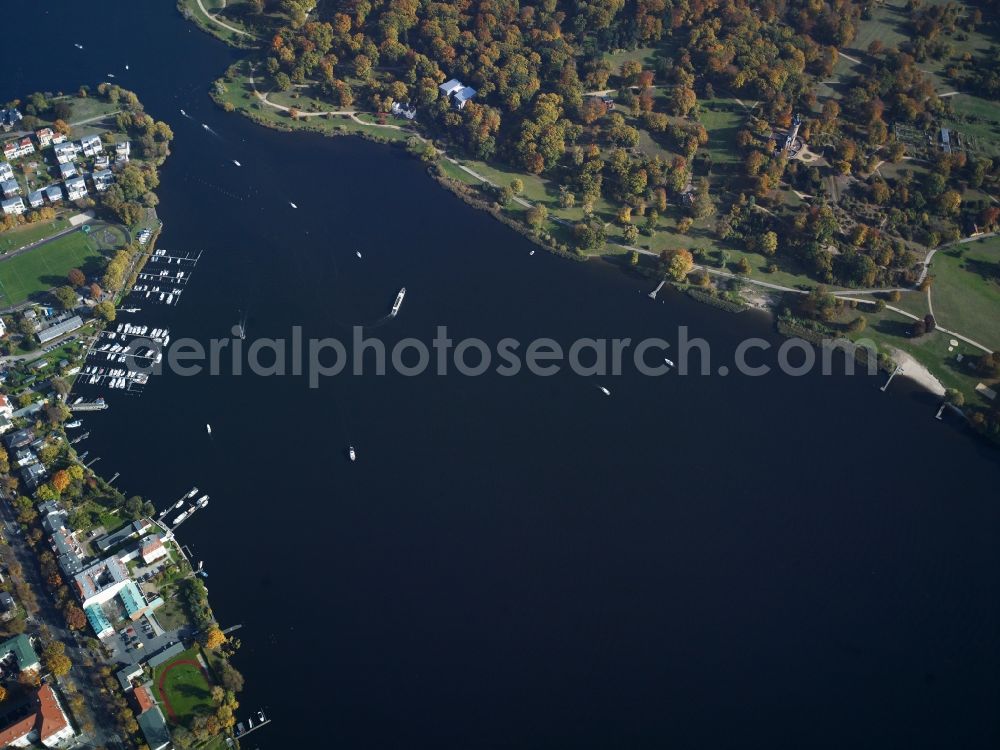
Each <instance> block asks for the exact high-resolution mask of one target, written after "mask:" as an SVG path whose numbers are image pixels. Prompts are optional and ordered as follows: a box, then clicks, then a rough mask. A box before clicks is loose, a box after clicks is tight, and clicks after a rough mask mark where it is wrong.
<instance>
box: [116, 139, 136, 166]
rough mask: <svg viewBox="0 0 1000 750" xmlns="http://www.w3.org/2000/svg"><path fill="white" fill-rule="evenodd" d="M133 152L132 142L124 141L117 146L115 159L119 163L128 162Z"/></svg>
mask: <svg viewBox="0 0 1000 750" xmlns="http://www.w3.org/2000/svg"><path fill="white" fill-rule="evenodd" d="M131 154H132V144H131V143H129V141H122V142H121V143H119V144H118V145H117V146H115V161H116V162H118V163H119V164H122V163H124V162H127V161H128V159H129V156H130V155H131Z"/></svg>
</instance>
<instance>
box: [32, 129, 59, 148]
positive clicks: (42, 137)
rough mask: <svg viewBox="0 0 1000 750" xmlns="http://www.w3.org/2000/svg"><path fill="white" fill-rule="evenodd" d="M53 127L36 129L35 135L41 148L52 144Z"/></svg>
mask: <svg viewBox="0 0 1000 750" xmlns="http://www.w3.org/2000/svg"><path fill="white" fill-rule="evenodd" d="M53 135H54V133H53V132H52V128H41V129H40V130H36V131H35V137H36V138H38V145H39V147H41V148H45V147H46V146H51V145H52V136H53Z"/></svg>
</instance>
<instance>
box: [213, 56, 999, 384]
mask: <svg viewBox="0 0 1000 750" xmlns="http://www.w3.org/2000/svg"><path fill="white" fill-rule="evenodd" d="M248 64H249V62H248ZM254 72H255V70H254V68H253V67H252V66H251V68H250V72H249V73H248V74H246V81H247V83H248V84H249V85H250V89H251V90H252V91H253V94H254V97H255V99H256V100H257V101H258V102H259V103H260V104H262V105H264V106H266V107H269V108H271V109H274V110H276V111H279V112H285V113H289V112H291V110H292V109H296V117H297V118H300V119H303V120H306V119H309V118H313V117H349V118H350V119H351V120H352V121H353V122H355V123H356V124H358V125H363V126H365V127H372V128H384V129H387V130H393V131H397V132H402V133H407V134H408V135H410V136H411V137H413V138H416V139H417V140H419V141H420V142H421V143H424V144H428V145H431V146H433V147H434V148H435V149H436V150H437V152H438V153H439V154H440V156H441V158H443V159H445V160H447V161H448V162H449V163H451V164H453V165H454V166H456V167H457V168H459V169H461V170H462V171H463V172H465V173H466V174H468V175H470V176H471V177H473V178H475V179H477V180H479V181H480V182H481V183H483V184H484V185H488V186H490V187H493V188H497V189H499V188H500V187H501V186H499V185H497V184H496V183H495V182H493V181H492V180H490V179H489V178H487V177H486V176H484V175H482V174H479V173H478V172H476V171H475V170H473V169H472V168H470V167H468V166H466V165H465V164H462V162H461V161H460V160H459V159H457V158H455V157H453V156H451V155H450V154H448V153H447V152H446V151H445V150H444V149H443V148H440V147H438V146H436V145H434V144H433V142H432V141H431V140H429V139H428V138H426V137H425V136H424V135H422V134H421V133H419V132H418V131H416V130H414V129H412V128H407V127H404V126H401V125H394V124H389V123H376V122H365V121H364V120H361V119H360V118H359V117H358V115H359V114H368V115H372V116H376V114H377V113H374V112H366V111H364V110H358V109H342V110H321V111H315V110H313V111H309V110H306V111H303V110H298V109H297V108H293V107H289V106H285V105H282V104H278V103H276V102H272V101H270V99H268V96H269V95H270V92H268V93H261V91H260V90H259V89H258V88H257V83H256V80H255V77H254ZM211 98H212V100H213V101H215V103H216V104H217V105H218V106H220V107H221V106H222V101H221V100H220V99H219V98H217V97H216V96H215V95H214V92H213V94H212V95H211ZM235 111H236V112H239V113H240V114H241V115H242V116H244V117H247V118H248V119H250V120H252V121H253V122H255V123H257V124H258V125H262V126H264V127H268V128H271V129H274V130H280V131H283V132H293V131H292V129H291V128H284V127H282V126H281V125H280V124H279V123H274V122H269V121H267V120H264V119H262V118H258V117H254V116H252V114H251V113H249V112H248V111H247V110H245V109H243V108H239V107H238V108H236V109H235ZM323 134H324V135H326V136H339V135H355V136H359V137H362V138H366V139H368V140H374V141H377V142H381V143H386V141H384V140H382V139H380V138H378V137H376V136H372V135H370V134H369V133H365V132H350V131H345V132H333V133H329V132H324V133H323ZM432 176H433V178H434V179H435V181H437V182H438V183H439V184H440V185H441V186H442V187H445V188H446V189H448V190H449V191H450V192H451V193H453V194H454V195H455V196H456V197H458V198H459V199H461V200H462V201H464V202H465V203H467V204H469V205H471V206H472V207H473V208H478V209H481V210H485V211H487V212H488V213H490V214H491V215H492V216H493V217H494V218H495V219H497V220H498V221H500V222H501V223H503V224H505V225H507V226H508V227H510V228H511V229H513V230H514V231H516V232H518V233H519V234H521V235H522V236H524V237H526V238H528V239H529V240H530V241H531V242H533V243H534V244H535V245H538V246H539V247H540V248H542V249H544V250H546V251H548V252H550V253H553V254H555V255H559V256H560V257H564V258H570V259H573V260H579V261H586V260H588V259H589V256H581V255H579V254H570V253H566V252H563V251H561V250H559V249H557V248H555V247H553V246H551V245H549V244H548V243H546V242H545V240H544V238H543V237H541V236H539V235H538V234H536V233H534V232H530V231H528V229H527V227H525V226H524V225H523V224H521V223H520V222H517V221H515V220H513V219H509V218H508V217H506V216H504V215H503V214H502V212H498V211H496V210H493V209H492V207H490V206H489V205H488V203H487V201H485V200H482V199H479V198H477V197H474V196H472V195H469V194H468V193H466V192H465V191H464V190H463V189H462V188H463V187H464V184H462V183H459V182H457V181H455V180H453V179H451V178H448V177H447V176H445V175H432ZM512 200H513V201H514V202H516V203H517V204H519V205H521V206H523V207H525V208H532V207H534V206H535V204H534V203H532V202H531V201H529V200H527V199H525V198H523V197H521V196H518V195H515V196H512ZM550 218H551V220H552V221H554V222H556V223H558V224H561V225H563V226H569V225H570V222H569V221H567V220H566V219H562V218H560V217H550ZM972 239H973V238H964V239H962V240H957V241H956V242H954V243H949V244H963V243H966V242H970V241H972ZM976 239H979V238H978V237H977V238H976ZM607 244H608V245H612V246H614V247H619V248H622V249H623V250H625V251H628V252H635V253H638V254H639V255H644V256H646V257H652V258H658V257H659V253H656V252H655V251H653V250H648V249H646V248H642V247H636V246H634V245H626V244H623V243H619V242H614V241H611V240H608V241H607ZM948 246H949V245H942V246H941V247H939V248H936V249H935V250H932V251H931V252H930V253H928V255H927V257H926V258H925V259H924V262H923V269H922V272H921V280H923V278H924V277H925V276H926V275H927V272H928V269H929V266H930V261H931V259H932V258H933V256H934V253H935V252H936V251H938V250H942V249H944V248H945V247H948ZM692 271H701V272H703V273H706V274H708V275H711V276H715V277H718V278H723V279H728V280H731V281H736V282H739V283H741V284H749V285H752V286H755V287H758V288H760V289H761V290H763V291H764V292H765V296H767V294H768V293H775V292H777V293H779V294H782V295H784V294H794V295H800V296H801V295H806V294H809V292H810V291H811V290H808V289H798V288H795V287H790V286H786V285H783V284H775V283H773V282H768V281H762V280H759V279H752V278H749V277H746V276H742V275H740V274H736V273H732V272H730V271H725V270H723V269H720V268H714V267H711V266H706V265H704V264H699V263H695V264H694V266H693V268H692ZM888 292H900V293H902V294H920V293H921V292H920V290H919V289H917V288H910V287H887V288H884V289H882V288H879V289H835V290H831V292H830V293H831V294H832V295H833V296H834V298H836V299H838V300H841V301H845V302H848V301H849V302H865V303H868V304H874V303H875V301H876V300H875V299H873V298H871V297H869V298H866V299H859V298H858V296H857V295H874V294H884V293H888ZM930 296H931V294H930V289H928V290H927V298H928V305H929V306H930V305H931V301H930ZM694 299H697V300H699V301H702V302H703V303H704V304H708V303H707V302H706V301H704V300H702V299H701V298H699V297H697V296H695V297H694ZM768 299H770V297H768ZM750 306H751V305H749V304H748V307H750ZM776 308H777V303H772V304H770V305H768V306H767V308H766V310H767V311H768V312H769V313H771V314H772V315H774V313H775V310H776ZM885 309H887V310H891V311H892V312H894V313H897V314H899V315H901V316H903V317H905V318H908V319H910V320H921V319H922V318H920V317H919V316H917V315H914V314H912V313H910V312H907V311H906V310H903V309H902V308H899V307H895V306H893V305H886V306H885ZM931 309H933V308H931ZM937 330H938V331H939V332H940V333H942V334H945V335H949V336H952V337H954V338H956V339H958V340H960V341H963V342H964V343H966V344H968V345H970V346H973V347H975V348H977V349H979V350H981V351H982V352H984V353H986V354H990V353H992V350H991V349H990V348H989V347H987V346H986V345H984V344H982V343H980V342H978V341H976V340H974V339H972V338H970V337H968V336H965V335H964V334H961V333H959V332H957V331H953V330H950V329H947V328H944V327H942V326H938V327H937ZM887 349H888V352H889V354H888V356H889V357H890V359H892V360H893V363H894V364H895V365H900V366H903V372H902V373H901V374H902V375H903V376H905V377H909V379H910V380H912V381H914V382H915V383H917V384H918V385H920V386H921V387H923V388H925V389H926V390H928V391H930V392H931V393H934V394H936V395H943V394H944V392H945V388H944V386H943V385H942V383H941V382H940V380H939V379H938V378H937V377H936V376H935V375H934V374H933V373H932V372H931V371H930V370H929V369H928V368H927V367H926V366H924V365H923V364H922V363H920V362H919V361H918V360H917V359H916V358H914V357H913V356H912V355H910V354H908V353H907V352H905V351H903V350H902V349H899V348H898V347H894V346H889V345H887Z"/></svg>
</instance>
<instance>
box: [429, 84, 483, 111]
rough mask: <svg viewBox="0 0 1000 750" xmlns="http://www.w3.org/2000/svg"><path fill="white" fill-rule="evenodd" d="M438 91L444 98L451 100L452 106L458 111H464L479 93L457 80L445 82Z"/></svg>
mask: <svg viewBox="0 0 1000 750" xmlns="http://www.w3.org/2000/svg"><path fill="white" fill-rule="evenodd" d="M438 90H439V91H440V92H441V94H442V95H443V96H445V97H448V98H449V99H451V103H452V106H453V107H455V108H456V109H463V108H464V107H465V105H466V104H468V103H469V102H470V101H471V100H472V98H473V97H474V96H475V95H476V93H477V92H476V90H475V89H474V88H472V87H471V86H466V85H465V84H464V83H462V82H461V81H460V80H458V79H457V78H452V79H451V80H450V81H445V82H444V83H442V84H441V85H440V86H438Z"/></svg>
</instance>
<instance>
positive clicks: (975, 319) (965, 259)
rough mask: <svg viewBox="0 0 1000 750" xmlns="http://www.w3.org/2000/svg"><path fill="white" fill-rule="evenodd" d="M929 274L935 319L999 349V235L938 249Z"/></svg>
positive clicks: (947, 326)
mask: <svg viewBox="0 0 1000 750" xmlns="http://www.w3.org/2000/svg"><path fill="white" fill-rule="evenodd" d="M930 273H931V274H932V275H933V276H934V286H933V287H932V288H931V302H932V303H933V305H934V314H935V315H936V316H937V320H938V322H939V323H940V324H941V325H942V326H944V327H945V328H949V329H951V330H952V331H957V332H958V333H961V334H962V335H964V336H968V337H969V338H971V339H974V340H975V341H978V342H979V343H981V344H984V345H986V346H988V347H990V348H991V349H994V350H996V349H1000V238H997V237H991V238H989V239H985V240H981V241H979V242H970V243H968V244H965V245H957V246H953V247H950V248H946V249H944V250H941V251H939V252H938V253H937V254H936V255H935V256H934V259H933V260H932V261H931V270H930Z"/></svg>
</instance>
